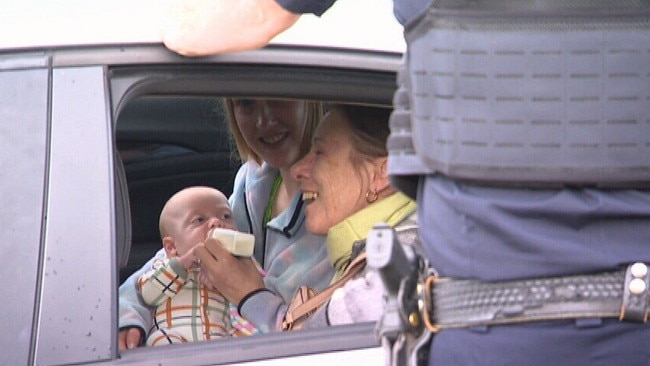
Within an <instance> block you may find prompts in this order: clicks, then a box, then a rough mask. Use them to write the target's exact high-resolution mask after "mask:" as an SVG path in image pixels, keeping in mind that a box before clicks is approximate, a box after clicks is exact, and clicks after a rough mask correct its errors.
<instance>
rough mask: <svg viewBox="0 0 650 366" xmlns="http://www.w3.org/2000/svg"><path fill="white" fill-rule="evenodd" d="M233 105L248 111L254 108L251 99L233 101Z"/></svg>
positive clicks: (253, 102)
mask: <svg viewBox="0 0 650 366" xmlns="http://www.w3.org/2000/svg"><path fill="white" fill-rule="evenodd" d="M233 104H234V105H235V107H236V108H239V109H243V110H250V109H252V108H253V107H254V106H255V101H254V100H253V99H234V100H233Z"/></svg>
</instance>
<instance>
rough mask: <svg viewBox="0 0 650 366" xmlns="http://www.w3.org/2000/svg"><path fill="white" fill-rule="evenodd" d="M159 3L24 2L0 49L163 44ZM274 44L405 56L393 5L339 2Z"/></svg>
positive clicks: (2, 17)
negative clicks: (350, 49) (159, 31)
mask: <svg viewBox="0 0 650 366" xmlns="http://www.w3.org/2000/svg"><path fill="white" fill-rule="evenodd" d="M160 8H161V7H160V0H136V1H134V0H111V1H107V0H96V1H81V0H71V1H63V2H59V1H48V0H22V1H16V2H13V3H12V4H11V6H8V7H5V8H4V9H3V11H2V12H0V49H5V50H7V49H15V48H42V47H56V46H71V45H72V46H74V45H100V44H136V43H159V42H160V38H159V36H158V22H159V19H160V17H159V14H160V10H161V9H160ZM272 43H275V44H291V45H309V46H325V47H337V48H354V49H364V50H378V51H390V52H400V53H401V52H403V51H404V50H405V42H404V39H403V35H402V28H401V26H400V25H399V23H398V22H397V20H396V19H395V17H394V15H393V8H392V0H354V1H352V0H347V1H346V0H339V1H338V2H336V3H335V4H334V5H333V6H332V8H330V9H329V10H328V11H327V12H326V13H325V14H323V16H322V17H320V18H319V17H316V16H314V15H305V16H302V17H301V19H300V20H299V21H298V22H297V23H296V24H295V25H294V26H293V27H292V28H291V29H289V30H287V31H286V32H284V33H282V34H280V35H279V36H277V37H276V38H275V39H274V40H273V41H272Z"/></svg>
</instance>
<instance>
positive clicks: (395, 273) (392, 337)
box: [366, 223, 432, 365]
mask: <svg viewBox="0 0 650 366" xmlns="http://www.w3.org/2000/svg"><path fill="white" fill-rule="evenodd" d="M366 255H367V264H368V268H370V269H371V270H376V271H377V272H378V273H379V275H380V276H381V279H382V281H383V283H384V285H385V287H386V290H387V291H386V292H387V293H386V298H385V304H384V305H385V306H384V314H383V316H382V318H381V319H380V320H379V321H378V322H377V327H376V333H377V336H378V338H379V339H380V340H381V343H382V345H383V346H384V348H385V349H386V351H387V354H386V365H407V364H408V365H426V364H427V362H428V351H429V340H430V338H431V332H430V331H429V330H427V329H426V328H425V327H424V323H423V321H422V319H421V314H422V310H423V309H424V303H423V298H422V294H423V291H422V289H423V287H422V284H423V283H424V279H425V278H426V277H427V276H429V275H432V273H429V266H428V263H427V262H426V261H425V260H424V259H423V257H422V256H420V255H418V254H417V253H416V252H415V249H414V248H412V247H410V246H403V245H401V244H400V242H399V241H398V240H397V236H396V233H395V231H394V230H393V229H392V228H391V227H390V226H388V225H387V224H383V223H380V224H377V225H375V226H374V227H373V229H372V230H371V231H370V233H369V234H368V239H367V240H366Z"/></svg>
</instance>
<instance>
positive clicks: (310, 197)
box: [302, 192, 318, 202]
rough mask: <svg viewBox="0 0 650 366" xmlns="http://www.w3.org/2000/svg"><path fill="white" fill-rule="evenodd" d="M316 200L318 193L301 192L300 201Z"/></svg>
mask: <svg viewBox="0 0 650 366" xmlns="http://www.w3.org/2000/svg"><path fill="white" fill-rule="evenodd" d="M316 198H318V193H317V192H302V200H303V201H309V202H311V201H313V200H315V199H316Z"/></svg>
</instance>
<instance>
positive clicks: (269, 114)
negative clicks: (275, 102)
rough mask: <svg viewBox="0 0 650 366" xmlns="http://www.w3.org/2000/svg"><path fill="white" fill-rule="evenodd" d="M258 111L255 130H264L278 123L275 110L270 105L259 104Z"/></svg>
mask: <svg viewBox="0 0 650 366" xmlns="http://www.w3.org/2000/svg"><path fill="white" fill-rule="evenodd" d="M259 111H260V112H259V116H258V117H257V128H260V129H264V128H267V127H268V126H270V125H274V124H277V123H278V121H277V117H276V113H275V108H273V106H272V105H271V104H270V103H264V102H263V103H260V107H259Z"/></svg>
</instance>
